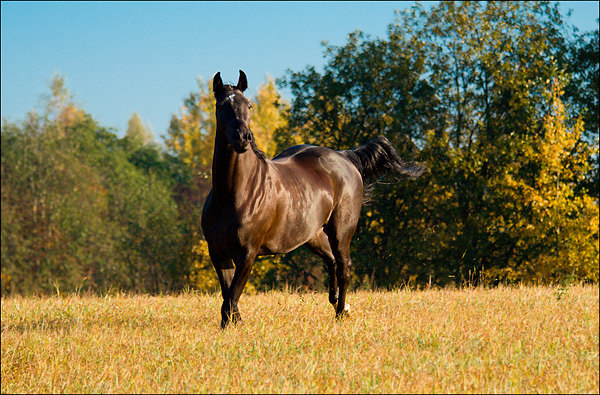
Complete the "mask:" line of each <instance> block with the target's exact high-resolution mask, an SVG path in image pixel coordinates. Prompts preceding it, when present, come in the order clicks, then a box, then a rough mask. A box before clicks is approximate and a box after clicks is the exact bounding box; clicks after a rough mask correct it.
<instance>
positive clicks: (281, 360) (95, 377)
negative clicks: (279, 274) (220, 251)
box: [1, 285, 599, 393]
mask: <svg viewBox="0 0 600 395" xmlns="http://www.w3.org/2000/svg"><path fill="white" fill-rule="evenodd" d="M349 303H350V304H351V305H352V310H353V313H352V315H351V316H350V317H348V318H346V319H344V320H342V321H340V322H338V321H337V320H335V319H334V317H333V316H334V313H333V309H332V307H331V306H330V305H329V304H328V302H327V295H326V294H320V293H313V294H311V293H308V294H298V293H286V292H270V293H265V294H256V295H244V296H243V297H242V299H241V301H240V309H241V312H242V317H243V318H244V320H245V323H244V325H238V326H231V327H229V328H228V329H227V330H225V331H221V329H220V327H219V320H220V317H219V315H220V305H221V302H220V296H218V295H195V294H191V293H188V294H184V295H180V296H159V297H149V296H127V295H112V296H106V297H89V296H88V297H78V296H66V297H64V296H63V297H46V298H23V297H12V298H3V299H2V365H1V366H2V368H1V369H2V388H1V389H2V392H3V393H9V392H11V393H12V392H34V393H39V392H77V393H80V392H85V393H89V392H109V393H113V392H177V393H179V392H211V393H214V392H250V393H263V392H276V393H282V392H283V393H314V392H325V393H333V392H336V393H337V392H366V393H372V392H375V393H378V392H386V393H387V392H411V393H414V392H418V393H428V392H434V393H436V392H484V393H491V392H510V393H515V392H529V393H531V392H535V393H538V392H544V393H547V392H553V393H556V392H560V393H564V392H577V393H580V392H590V393H591V392H594V393H598V362H599V360H598V347H599V344H598V286H597V285H594V286H583V285H575V286H572V287H570V288H568V289H566V290H565V289H563V290H560V289H558V288H552V287H514V288H513V287H500V288H496V289H466V290H429V291H410V290H400V291H394V292H365V291H361V292H356V293H351V294H350V295H349Z"/></svg>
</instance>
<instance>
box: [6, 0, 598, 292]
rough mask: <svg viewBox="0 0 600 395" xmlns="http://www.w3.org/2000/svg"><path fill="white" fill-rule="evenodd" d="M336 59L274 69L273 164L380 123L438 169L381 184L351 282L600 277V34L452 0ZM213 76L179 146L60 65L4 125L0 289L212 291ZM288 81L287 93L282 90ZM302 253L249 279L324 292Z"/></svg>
mask: <svg viewBox="0 0 600 395" xmlns="http://www.w3.org/2000/svg"><path fill="white" fill-rule="evenodd" d="M324 47H325V60H326V62H325V65H324V67H323V69H322V70H321V71H318V70H317V69H316V68H315V67H313V66H309V67H307V68H305V69H304V70H299V71H292V70H289V71H288V72H287V74H286V75H285V76H284V77H283V78H281V79H280V80H278V81H274V80H273V79H272V78H267V80H266V81H265V82H264V84H263V85H261V86H260V88H259V89H258V90H257V94H256V96H255V97H253V98H251V100H252V102H253V109H252V122H253V124H252V125H251V129H252V131H253V133H254V135H255V137H256V140H257V144H258V146H259V148H261V149H262V150H263V151H265V153H266V154H267V156H268V157H272V156H274V155H275V154H276V153H277V152H280V151H281V150H283V149H284V148H287V147H289V146H291V145H294V144H298V143H309V144H316V145H324V146H328V147H331V148H334V149H348V148H353V147H355V146H357V145H360V144H364V143H366V142H367V141H369V140H370V139H372V138H374V137H376V136H380V135H384V136H386V137H387V138H388V139H389V140H390V141H392V142H393V143H394V145H395V146H396V147H397V149H398V152H399V153H400V155H401V156H402V157H403V158H405V159H407V160H417V161H420V162H424V163H426V164H427V166H428V167H429V169H430V170H429V172H428V173H427V174H426V175H424V176H422V177H420V178H419V179H417V180H411V181H409V180H400V181H399V182H397V183H394V182H389V180H388V181H387V182H386V180H385V179H382V180H381V182H378V183H375V184H374V185H372V193H373V194H375V195H376V198H374V199H371V201H370V202H367V204H365V205H364V207H363V212H362V214H361V220H360V222H359V225H358V229H357V233H356V234H355V236H354V239H353V243H352V254H353V262H354V273H353V277H354V278H353V281H352V283H351V284H352V285H353V286H356V287H371V288H375V287H395V286H400V285H411V286H422V285H439V286H445V285H447V284H451V283H461V282H464V281H470V282H478V281H485V282H486V283H487V284H497V283H511V282H518V281H524V282H528V283H553V282H558V281H563V280H565V279H567V278H569V279H580V280H585V281H592V282H597V281H598V275H599V269H598V258H599V252H598V250H599V249H598V214H599V212H598V200H599V189H598V185H599V180H598V133H599V128H598V116H599V114H598V109H599V105H598V96H599V92H598V90H599V80H598V74H599V61H598V31H597V30H596V31H595V32H593V33H589V34H579V33H578V32H576V31H573V29H572V27H571V26H568V25H567V24H565V23H564V21H563V19H562V17H561V15H560V13H559V12H558V5H557V3H549V2H486V3H479V2H441V3H440V4H438V5H436V6H434V7H432V8H431V9H430V10H425V9H424V8H422V7H421V6H420V5H418V4H417V5H415V6H414V7H412V8H411V9H408V10H406V11H403V12H399V13H398V14H397V16H396V18H395V20H394V21H393V22H392V23H391V24H390V25H389V26H388V31H387V36H386V37H385V38H377V39H372V38H370V37H369V36H366V35H364V34H363V33H362V32H360V31H356V32H353V33H351V34H350V35H349V36H348V40H347V42H346V43H345V44H343V45H341V46H331V45H328V44H327V43H324ZM209 86H211V81H208V83H205V82H204V81H202V80H201V79H199V80H198V81H197V86H196V87H195V89H194V90H193V91H192V92H191V93H190V94H189V96H188V97H186V98H185V100H184V102H183V106H182V110H181V111H180V112H179V113H177V114H174V115H173V117H172V120H171V123H170V126H169V128H168V130H167V131H166V134H165V135H164V136H163V141H164V146H163V145H161V144H158V143H156V142H155V140H154V136H153V132H152V131H151V130H150V128H148V127H146V126H144V125H143V122H142V121H141V119H140V117H139V116H138V115H137V114H134V115H133V116H132V118H131V119H130V121H129V125H128V129H127V132H126V133H125V136H124V137H122V138H119V137H118V136H117V131H115V130H113V129H110V128H106V127H103V126H102V125H99V124H98V123H97V122H96V121H95V120H94V119H93V117H92V116H91V115H90V114H88V113H86V112H85V111H84V110H83V109H81V108H78V107H77V106H76V105H75V104H74V102H73V99H72V97H71V95H70V94H69V92H68V90H67V89H66V87H65V84H64V80H63V79H62V77H60V76H57V77H55V78H54V79H53V81H52V83H51V85H50V87H49V88H50V89H49V91H50V92H49V94H48V95H47V97H46V98H45V100H44V108H43V109H42V110H41V111H39V112H40V113H39V114H38V112H37V111H31V112H30V113H28V114H27V115H26V116H25V119H24V120H22V121H20V122H17V123H9V122H7V121H6V120H4V121H3V124H2V228H1V241H2V271H1V279H2V293H3V294H6V293H49V292H56V291H57V290H60V291H78V290H82V291H85V290H90V291H94V292H106V291H108V290H110V289H120V290H131V291H135V292H149V293H158V292H169V291H179V290H182V289H187V288H192V289H201V290H216V289H217V288H218V283H217V279H216V275H215V273H214V270H213V269H212V265H211V262H210V258H209V256H208V250H207V246H206V243H205V241H204V239H203V236H202V232H201V229H200V214H201V211H202V204H203V201H204V198H205V197H206V194H207V193H208V190H209V189H210V182H211V178H210V177H211V160H212V148H213V139H214V133H215V120H214V99H213V97H212V93H211V92H210V89H209ZM277 86H279V87H286V88H288V89H289V90H290V92H291V96H292V97H291V101H289V102H288V101H286V100H285V99H284V98H283V97H282V95H281V93H280V92H279V90H278V88H277ZM321 266H322V263H321V262H320V261H318V260H317V259H315V258H314V257H313V256H312V255H311V254H309V253H306V251H303V250H302V249H299V250H296V251H294V252H292V253H289V254H286V255H284V256H276V257H265V258H262V259H259V260H257V262H256V264H255V267H254V270H253V275H252V277H251V280H250V282H249V285H248V288H250V289H251V290H252V289H254V290H264V289H271V288H278V287H284V286H292V287H310V288H315V289H322V288H324V285H325V282H326V276H325V271H324V268H322V267H321Z"/></svg>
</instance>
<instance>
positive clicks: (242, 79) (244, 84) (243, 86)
mask: <svg viewBox="0 0 600 395" xmlns="http://www.w3.org/2000/svg"><path fill="white" fill-rule="evenodd" d="M236 88H238V89H239V90H241V91H242V92H243V91H245V90H246V88H248V80H247V79H246V73H244V72H243V71H242V70H240V79H239V80H238V83H237V86H236Z"/></svg>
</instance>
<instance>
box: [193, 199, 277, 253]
mask: <svg viewBox="0 0 600 395" xmlns="http://www.w3.org/2000/svg"><path fill="white" fill-rule="evenodd" d="M204 211H205V212H204V215H203V222H202V229H203V231H204V236H205V238H206V240H207V241H208V242H209V243H211V242H212V243H213V244H220V245H222V246H226V247H228V248H233V247H234V246H247V245H248V244H252V243H255V242H256V240H255V239H256V235H259V234H261V232H264V231H265V229H266V227H267V223H266V221H264V220H263V218H262V217H263V216H262V215H261V212H250V211H249V210H248V208H244V209H240V208H237V209H236V208H235V207H234V206H233V205H228V204H218V203H217V202H208V205H207V207H205V210H204Z"/></svg>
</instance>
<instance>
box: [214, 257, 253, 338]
mask: <svg viewBox="0 0 600 395" xmlns="http://www.w3.org/2000/svg"><path fill="white" fill-rule="evenodd" d="M255 258H256V253H250V252H246V253H244V254H241V255H240V256H238V257H236V258H234V262H235V273H234V275H233V279H232V281H231V285H230V286H229V289H228V291H227V297H226V298H224V301H223V306H222V308H221V318H222V320H221V327H222V328H225V327H226V326H227V324H228V323H229V321H233V322H234V323H236V322H238V321H241V320H242V318H241V316H240V311H239V309H238V301H239V300H240V296H241V295H242V291H243V290H244V287H245V286H246V282H247V281H248V278H249V277H250V273H252V266H253V265H254V259H255Z"/></svg>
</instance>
